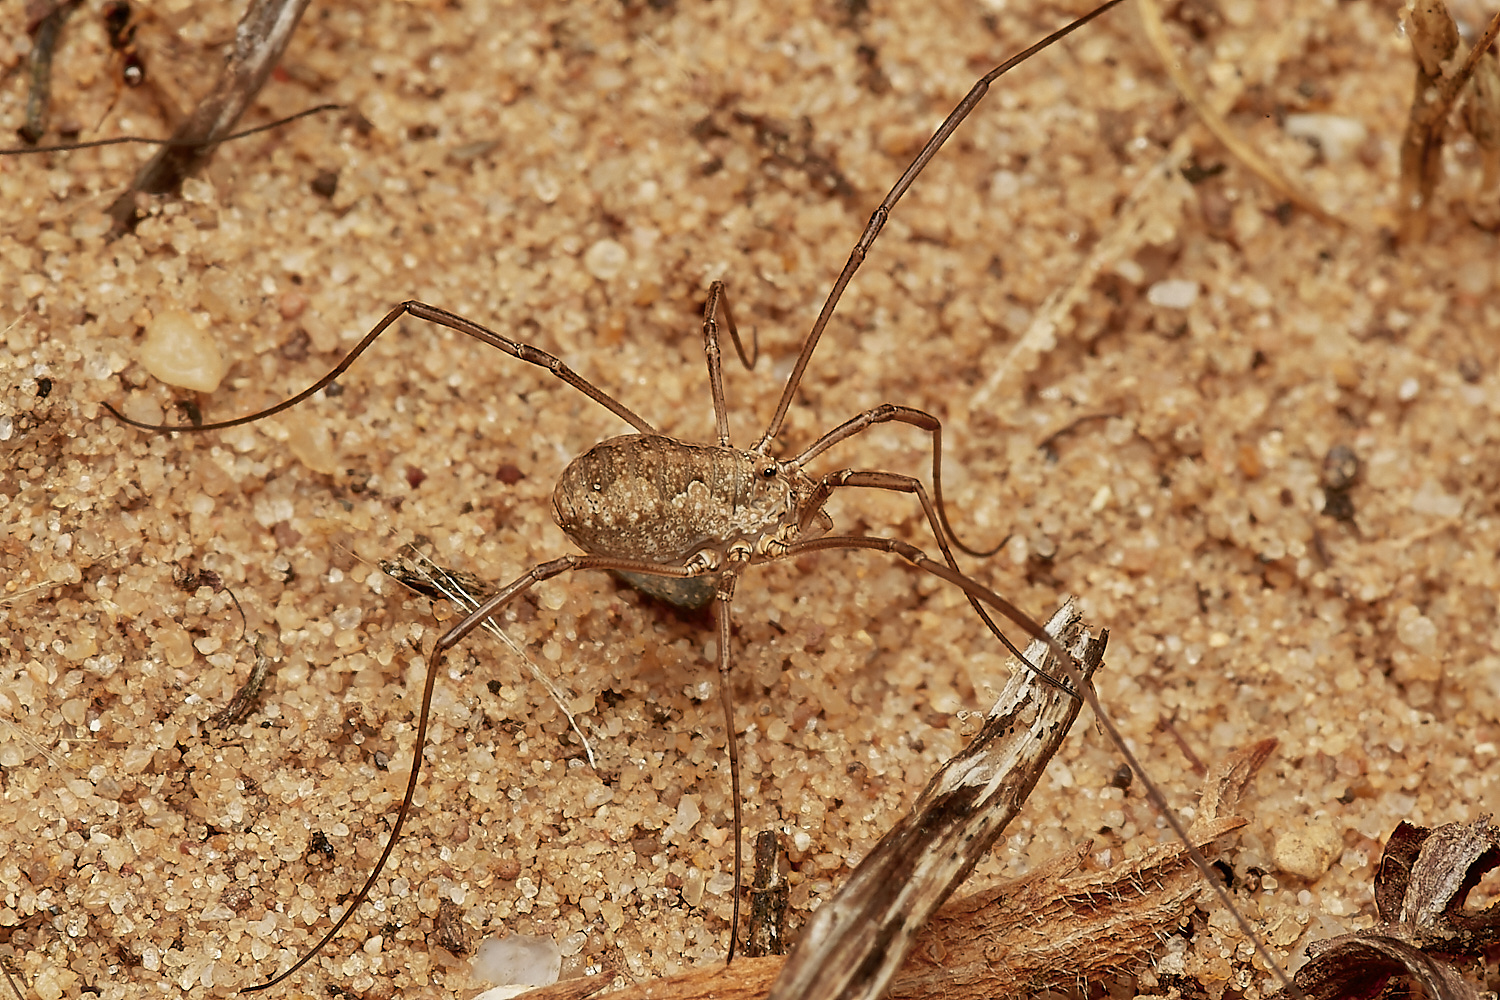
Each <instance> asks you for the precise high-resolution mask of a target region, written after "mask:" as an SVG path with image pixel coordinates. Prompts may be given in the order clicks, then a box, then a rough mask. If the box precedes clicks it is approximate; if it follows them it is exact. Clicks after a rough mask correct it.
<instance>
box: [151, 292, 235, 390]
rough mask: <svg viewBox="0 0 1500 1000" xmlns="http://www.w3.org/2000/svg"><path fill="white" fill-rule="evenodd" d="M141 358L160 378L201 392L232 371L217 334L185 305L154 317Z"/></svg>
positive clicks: (216, 383)
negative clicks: (202, 325)
mask: <svg viewBox="0 0 1500 1000" xmlns="http://www.w3.org/2000/svg"><path fill="white" fill-rule="evenodd" d="M139 360H140V362H141V364H142V365H143V366H144V367H145V369H146V370H147V371H148V372H150V373H151V374H152V375H153V376H155V377H156V378H157V379H159V380H160V381H162V382H165V383H167V384H168V385H176V386H181V387H182V388H184V389H194V390H196V391H198V392H213V391H214V390H215V389H217V388H218V387H219V383H220V382H222V381H224V376H225V374H226V373H228V371H229V365H228V364H227V363H226V362H225V361H224V356H223V355H222V354H220V353H219V348H218V346H217V345H216V344H215V343H214V341H213V338H212V337H211V336H209V335H208V333H207V332H205V331H203V330H200V329H199V328H198V323H197V322H196V321H195V320H194V319H193V317H192V316H190V315H189V314H188V313H185V312H183V311H182V310H181V309H168V310H166V311H165V312H162V313H159V314H158V315H156V316H155V317H153V318H152V320H151V323H150V324H149V325H148V326H147V327H146V339H145V341H144V342H143V343H142V344H141V353H140V359H139Z"/></svg>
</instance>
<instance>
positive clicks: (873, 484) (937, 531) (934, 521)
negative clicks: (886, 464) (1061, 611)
mask: <svg viewBox="0 0 1500 1000" xmlns="http://www.w3.org/2000/svg"><path fill="white" fill-rule="evenodd" d="M918 412H920V411H918ZM851 486H852V487H862V488H865V489H875V490H891V491H893V492H896V493H914V494H916V497H917V500H918V501H919V502H920V503H921V504H922V511H923V513H925V514H926V515H927V523H928V525H929V526H931V528H932V533H933V535H934V536H935V537H936V538H937V543H938V548H939V549H941V550H942V553H943V560H944V561H945V562H946V563H947V564H948V568H949V569H951V570H953V572H955V573H962V572H963V571H962V570H960V569H959V568H958V561H957V560H956V559H954V558H953V551H952V550H951V549H949V548H948V543H947V542H946V541H945V540H944V539H943V529H942V527H939V525H938V517H939V512H940V510H941V508H938V507H935V506H934V504H933V502H932V500H931V498H930V497H928V496H927V490H926V489H925V488H924V487H923V486H922V481H921V480H920V479H913V478H912V477H911V476H903V475H899V474H898V473H895V472H879V471H871V470H865V469H840V470H839V471H837V472H830V473H829V474H828V475H826V476H824V477H823V478H822V479H820V480H818V485H817V487H816V488H814V490H813V492H812V494H811V495H810V496H809V498H808V500H807V502H806V504H805V505H804V508H803V509H804V513H803V518H804V523H803V524H801V525H799V527H804V528H805V527H806V526H807V523H810V522H811V519H812V518H813V517H814V516H816V514H817V513H818V512H819V511H821V510H822V507H823V503H824V502H825V501H826V500H827V499H828V498H829V497H830V496H832V495H833V491H834V490H837V489H842V488H844V487H851ZM964 596H965V597H967V598H968V599H969V606H970V607H972V608H973V609H974V613H975V614H977V615H979V620H980V621H982V622H984V624H985V627H986V628H988V629H989V630H990V634H991V635H993V636H994V637H995V638H996V639H999V640H1000V644H1001V645H1002V646H1004V647H1005V648H1006V649H1008V650H1009V651H1010V654H1011V655H1012V656H1014V657H1015V658H1016V659H1017V660H1020V661H1021V662H1022V663H1023V664H1025V665H1026V668H1027V669H1028V670H1030V671H1031V672H1032V673H1034V674H1036V675H1037V677H1039V678H1040V679H1041V680H1042V681H1044V682H1045V683H1048V684H1051V685H1052V686H1053V687H1059V688H1060V687H1062V685H1061V684H1059V683H1058V682H1057V679H1056V678H1054V677H1051V676H1050V675H1048V674H1046V673H1044V672H1043V671H1042V670H1041V669H1039V668H1038V667H1037V666H1036V664H1034V663H1032V662H1031V661H1030V660H1028V659H1027V658H1026V656H1025V654H1023V653H1022V652H1021V651H1020V650H1019V649H1017V648H1016V647H1015V645H1014V644H1013V643H1012V642H1011V641H1010V639H1008V638H1006V635H1005V633H1004V632H1002V631H1000V626H998V625H996V624H995V621H994V619H992V618H991V617H990V615H989V612H987V611H985V610H984V605H983V604H981V603H979V599H978V598H976V597H975V596H974V595H973V594H969V593H967V592H966V593H965V594H964ZM1064 690H1066V689H1064Z"/></svg>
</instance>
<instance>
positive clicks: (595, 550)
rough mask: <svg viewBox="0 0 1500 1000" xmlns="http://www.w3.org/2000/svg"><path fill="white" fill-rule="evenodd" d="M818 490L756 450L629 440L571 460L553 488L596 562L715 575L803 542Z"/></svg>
mask: <svg viewBox="0 0 1500 1000" xmlns="http://www.w3.org/2000/svg"><path fill="white" fill-rule="evenodd" d="M814 488H815V486H814V483H813V481H812V480H811V479H809V478H808V477H807V476H806V475H804V474H803V473H801V472H799V471H795V470H793V469H791V468H790V467H788V466H784V465H782V464H781V463H780V462H777V461H776V460H775V459H774V458H768V457H767V456H765V455H761V454H757V453H756V452H753V451H744V450H741V449H739V448H734V447H726V446H719V445H708V444H689V443H686V442H683V441H678V440H676V439H675V438H669V437H665V436H662V435H658V434H624V435H621V436H620V437H614V438H610V439H609V440H607V441H601V442H600V443H599V444H597V445H595V446H594V447H593V448H590V449H589V450H588V451H586V452H584V453H583V454H582V455H580V456H578V457H577V458H575V459H574V460H573V461H572V462H571V463H569V465H568V467H567V469H565V470H564V471H563V474H562V477H561V478H560V479H559V480H558V481H557V487H556V489H554V490H553V491H552V515H553V517H555V518H556V519H557V523H558V526H559V527H561V528H562V530H563V531H565V532H567V534H568V537H569V538H571V539H573V541H575V542H577V543H578V545H579V547H580V548H582V549H583V550H584V551H585V552H587V553H589V554H590V555H597V556H614V557H618V558H623V559H640V560H644V561H648V562H655V563H665V564H669V565H678V566H683V565H689V564H690V563H691V565H692V566H693V568H696V569H701V570H703V571H704V572H712V571H713V570H716V569H718V568H720V567H721V566H723V565H724V564H725V562H726V561H743V560H747V559H749V557H750V556H752V555H775V554H777V552H776V550H777V549H778V547H780V548H784V547H785V546H786V545H787V544H788V543H790V542H793V541H796V540H797V538H798V537H799V535H800V534H801V532H800V531H799V530H798V527H797V521H798V517H799V515H800V514H801V507H802V501H803V498H804V497H807V496H809V495H811V493H812V492H813V490H814Z"/></svg>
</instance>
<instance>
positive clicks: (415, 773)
mask: <svg viewBox="0 0 1500 1000" xmlns="http://www.w3.org/2000/svg"><path fill="white" fill-rule="evenodd" d="M580 569H606V570H624V571H627V572H634V573H652V574H655V575H657V576H675V577H687V576H692V575H693V572H692V571H691V570H686V569H683V568H682V567H680V566H666V565H661V564H659V563H648V562H641V561H640V560H633V559H610V558H606V557H604V556H576V555H569V556H563V557H562V558H561V559H554V560H552V561H551V562H545V563H540V564H538V565H536V566H533V567H532V568H531V569H530V570H528V571H527V572H525V573H524V574H522V575H521V576H520V577H518V578H516V579H515V580H514V581H512V582H511V583H509V584H507V585H506V586H505V587H503V588H501V590H500V591H499V592H498V593H496V594H495V595H494V596H493V597H491V598H490V599H489V600H487V601H485V602H484V603H483V604H482V605H480V606H479V608H478V609H476V610H475V611H474V612H473V613H472V614H470V615H469V616H468V617H466V618H465V619H464V620H463V621H461V622H459V623H458V624H457V625H455V626H453V628H451V629H449V630H448V631H447V632H445V633H443V634H442V635H441V636H439V637H438V640H437V643H436V644H435V645H434V646H433V647H432V652H430V653H428V654H427V677H426V679H425V680H424V681H423V682H422V704H421V708H420V709H419V710H418V712H417V732H416V744H415V746H413V747H412V758H411V772H410V773H409V774H408V775H407V778H406V794H405V795H404V796H402V798H401V806H400V807H399V808H398V809H397V810H396V819H395V821H394V822H393V823H392V824H391V835H390V837H389V838H387V839H386V842H385V849H384V850H383V851H381V852H380V857H379V858H378V859H377V860H376V862H375V868H374V870H372V871H371V872H370V875H369V877H368V878H367V879H365V884H364V885H363V886H361V887H360V890H359V892H357V893H355V894H354V898H353V899H351V900H350V901H349V905H348V907H347V908H346V909H345V910H344V913H343V915H342V916H340V917H339V918H338V920H337V921H335V922H334V925H333V926H332V927H330V928H329V929H328V932H327V933H326V934H324V935H323V936H322V937H321V938H320V939H319V940H318V943H317V944H315V945H313V946H312V948H310V949H308V951H307V953H306V954H304V955H303V956H302V957H301V958H299V959H297V962H296V964H295V965H293V966H292V967H291V968H290V969H287V970H286V971H285V972H283V973H281V974H280V975H278V976H276V978H274V979H272V980H270V981H269V982H265V983H261V984H260V985H259V986H249V987H246V988H245V989H243V990H241V991H240V992H241V993H255V992H257V991H259V990H264V989H270V988H271V987H272V986H275V985H276V984H277V983H279V982H282V981H283V980H285V979H286V978H287V977H288V976H290V975H292V974H293V973H294V972H296V971H297V970H298V969H300V968H302V967H303V966H304V965H306V964H307V963H308V962H310V961H312V959H313V956H315V955H317V953H318V952H319V951H321V950H322V949H323V946H324V945H326V944H327V943H328V942H329V941H332V940H333V939H334V937H335V936H336V935H337V934H338V932H339V931H341V930H343V927H344V925H345V924H347V923H348V922H349V920H350V919H351V918H352V917H353V916H354V913H355V911H356V910H358V909H359V907H360V904H362V903H363V902H364V901H365V900H366V899H367V898H369V895H370V891H371V890H372V889H374V888H375V880H376V879H377V878H379V877H380V873H381V871H382V870H384V868H385V863H386V861H387V859H389V858H390V856H391V852H392V851H393V850H395V848H396V841H397V840H398V839H399V838H400V836H401V828H402V826H404V825H405V823H406V817H407V814H408V813H410V812H411V803H412V797H413V796H415V795H416V793H417V781H418V778H419V777H420V775H421V773H422V752H423V751H424V750H425V749H426V747H427V723H428V718H429V716H430V715H431V714H432V691H433V686H434V685H435V684H436V682H437V675H438V669H437V668H438V664H439V663H441V661H442V657H443V654H444V653H446V652H447V651H448V650H450V649H452V648H453V647H454V646H456V645H458V644H459V643H460V642H462V641H463V639H464V637H465V636H467V635H468V634H469V633H470V632H472V631H474V630H475V629H476V628H478V627H479V626H480V625H481V624H483V622H484V620H485V619H487V618H489V617H490V616H491V615H493V614H495V613H496V612H497V611H499V610H500V609H501V608H503V607H504V606H505V605H506V604H508V603H509V602H510V601H512V600H514V599H515V598H516V597H518V596H519V595H521V594H523V593H525V592H526V591H528V590H530V589H531V588H532V587H534V586H536V585H537V584H538V583H541V582H542V581H543V580H549V579H551V578H552V577H554V576H558V575H560V574H562V573H567V572H570V571H572V570H580ZM732 591H733V587H732V586H731V592H732ZM726 621H727V618H726ZM721 641H722V640H721ZM722 656H723V654H722V653H721V654H720V657H721V662H722ZM729 744H730V755H731V756H730V760H731V770H732V773H735V774H737V773H738V772H737V767H738V758H736V757H735V756H734V731H733V728H732V727H731V729H730V733H729ZM736 780H738V779H736ZM735 801H736V820H738V801H739V800H738V797H736V800H735ZM735 857H736V865H735V868H736V871H738V867H739V866H738V857H739V855H738V854H736V855H735Z"/></svg>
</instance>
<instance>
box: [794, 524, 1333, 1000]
mask: <svg viewBox="0 0 1500 1000" xmlns="http://www.w3.org/2000/svg"><path fill="white" fill-rule="evenodd" d="M825 549H874V550H876V551H879V552H889V553H892V554H893V555H897V556H900V557H901V558H902V559H905V560H906V561H907V562H909V563H911V564H912V565H913V566H916V567H917V568H918V569H922V570H926V571H927V572H928V573H931V574H932V575H933V576H936V577H939V578H940V579H943V580H947V581H948V582H949V583H951V584H953V585H954V586H955V587H959V588H960V589H962V590H963V591H964V593H966V594H968V595H969V596H970V597H971V598H975V599H977V600H980V601H983V602H984V603H985V604H988V605H989V606H990V607H992V608H994V609H995V610H996V611H998V612H1000V613H1001V614H1002V615H1004V616H1005V617H1007V618H1009V619H1010V620H1011V621H1013V622H1015V623H1016V624H1017V625H1018V626H1020V627H1021V628H1022V629H1024V630H1025V631H1026V633H1027V634H1028V635H1030V636H1031V637H1032V638H1033V639H1039V640H1041V641H1042V642H1044V643H1046V644H1047V648H1048V650H1050V651H1051V653H1052V655H1053V656H1054V657H1055V658H1056V659H1057V663H1058V666H1059V667H1060V668H1061V670H1062V672H1063V674H1064V675H1065V676H1066V678H1067V680H1068V683H1069V684H1070V685H1071V686H1072V689H1073V691H1074V692H1076V693H1077V694H1080V695H1082V696H1083V700H1084V701H1085V702H1087V703H1088V706H1089V709H1090V710H1091V711H1092V712H1093V713H1094V718H1096V719H1098V720H1099V724H1100V725H1101V726H1103V727H1104V731H1105V732H1106V733H1108V734H1109V738H1110V740H1112V741H1113V742H1114V744H1115V747H1116V749H1118V750H1119V751H1120V754H1121V756H1123V757H1124V758H1125V762H1126V763H1127V764H1129V765H1130V770H1131V771H1132V772H1134V774H1135V776H1136V777H1137V778H1139V779H1140V782H1141V784H1142V785H1143V786H1144V787H1145V789H1146V794H1147V795H1148V796H1149V797H1150V799H1151V803H1152V805H1154V806H1156V808H1157V810H1158V811H1159V812H1160V813H1161V814H1162V816H1163V817H1164V818H1165V819H1166V821H1167V825H1168V826H1170V827H1171V828H1172V832H1173V833H1175V834H1176V835H1177V839H1178V840H1179V841H1181V842H1182V845H1183V847H1184V848H1186V850H1187V854H1188V857H1189V858H1191V859H1192V861H1193V867H1195V868H1197V869H1198V874H1199V875H1200V876H1202V878H1203V881H1204V882H1206V883H1207V884H1208V886H1209V887H1210V888H1211V889H1213V891H1214V895H1215V896H1217V897H1218V900H1219V902H1220V903H1222V904H1223V905H1224V906H1225V908H1226V909H1228V910H1229V912H1230V913H1231V914H1232V915H1233V916H1234V921H1235V923H1236V924H1237V925H1238V926H1239V929H1240V931H1241V932H1242V933H1243V934H1244V935H1245V937H1246V938H1248V939H1249V940H1250V942H1251V944H1252V945H1254V947H1255V953H1256V954H1257V955H1259V956H1260V958H1261V961H1263V962H1265V963H1266V967H1267V968H1269V969H1271V970H1272V971H1273V972H1274V973H1275V974H1276V978H1277V979H1278V980H1280V982H1281V984H1282V988H1283V989H1284V990H1286V992H1287V993H1288V994H1290V995H1291V996H1294V997H1301V998H1303V1000H1306V994H1304V993H1303V992H1302V991H1301V990H1299V989H1298V988H1297V987H1296V986H1294V985H1293V984H1292V981H1291V980H1290V979H1289V978H1287V975H1286V973H1285V972H1283V971H1282V970H1281V966H1280V965H1279V964H1278V963H1277V962H1276V961H1275V959H1273V958H1272V957H1271V954H1270V952H1268V951H1266V946H1265V945H1264V944H1262V943H1261V940H1260V935H1259V934H1257V933H1255V928H1253V927H1251V926H1250V921H1249V920H1247V919H1246V918H1245V915H1244V914H1243V913H1241V912H1240V909H1239V907H1238V906H1236V905H1235V904H1234V900H1232V899H1230V898H1229V891H1228V890H1227V889H1226V888H1225V887H1224V883H1223V881H1222V879H1221V878H1220V876H1219V873H1217V872H1216V871H1214V869H1212V868H1210V867H1209V864H1208V861H1207V859H1205V858H1204V857H1203V854H1202V853H1201V852H1200V851H1199V850H1198V849H1197V848H1196V847H1194V846H1193V842H1192V840H1191V839H1190V838H1189V837H1188V833H1187V828H1186V827H1185V826H1183V823H1182V819H1181V818H1180V817H1179V816H1178V815H1177V811H1176V810H1174V809H1173V808H1172V807H1171V806H1169V805H1167V798H1166V796H1165V795H1163V794H1162V791H1161V788H1160V787H1158V786H1157V784H1156V782H1155V781H1153V780H1152V779H1151V775H1149V774H1147V773H1146V769H1145V768H1144V767H1143V766H1142V765H1141V762H1140V760H1138V759H1137V758H1136V755H1135V753H1134V751H1132V750H1131V749H1130V746H1129V744H1127V743H1126V742H1125V737H1124V735H1123V734H1122V733H1121V732H1120V729H1119V727H1118V726H1116V725H1115V721H1114V719H1113V718H1111V717H1110V715H1109V713H1108V712H1106V711H1104V706H1103V705H1102V704H1100V703H1099V696H1098V695H1097V694H1095V693H1094V689H1093V688H1092V687H1091V686H1090V685H1089V684H1087V683H1085V682H1084V678H1083V674H1082V673H1081V672H1080V670H1079V667H1078V663H1077V662H1076V661H1075V660H1074V659H1073V657H1072V655H1071V654H1070V653H1069V652H1068V651H1067V650H1066V649H1064V648H1063V645H1062V644H1061V643H1060V642H1058V641H1057V640H1056V639H1055V638H1053V637H1052V636H1051V635H1049V634H1048V633H1047V631H1046V629H1044V628H1042V626H1040V625H1038V624H1037V623H1036V622H1035V621H1034V620H1032V618H1031V617H1030V616H1028V615H1026V614H1025V613H1023V612H1022V611H1021V609H1019V608H1017V607H1016V606H1015V605H1014V604H1012V603H1010V602H1009V601H1007V600H1006V599H1005V598H1003V597H1001V596H1000V595H999V594H997V593H995V592H994V591H993V590H990V589H989V588H988V587H986V586H984V584H982V583H979V582H978V581H976V580H971V579H969V578H968V577H967V576H964V575H963V574H962V573H959V572H957V571H956V570H953V569H951V568H949V567H947V566H944V565H943V564H942V563H940V562H936V561H934V560H932V559H929V558H928V557H927V554H926V553H925V552H923V551H922V550H921V549H919V548H917V547H916V546H915V545H912V544H910V543H909V542H903V541H901V540H900V539H898V538H872V537H868V536H858V535H834V536H831V537H827V538H814V539H811V540H809V541H806V542H793V543H792V544H791V545H788V546H787V549H786V552H785V553H783V554H782V555H781V556H780V557H779V558H783V559H795V558H797V557H798V556H800V555H803V554H804V553H808V552H819V551H822V550H825Z"/></svg>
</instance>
